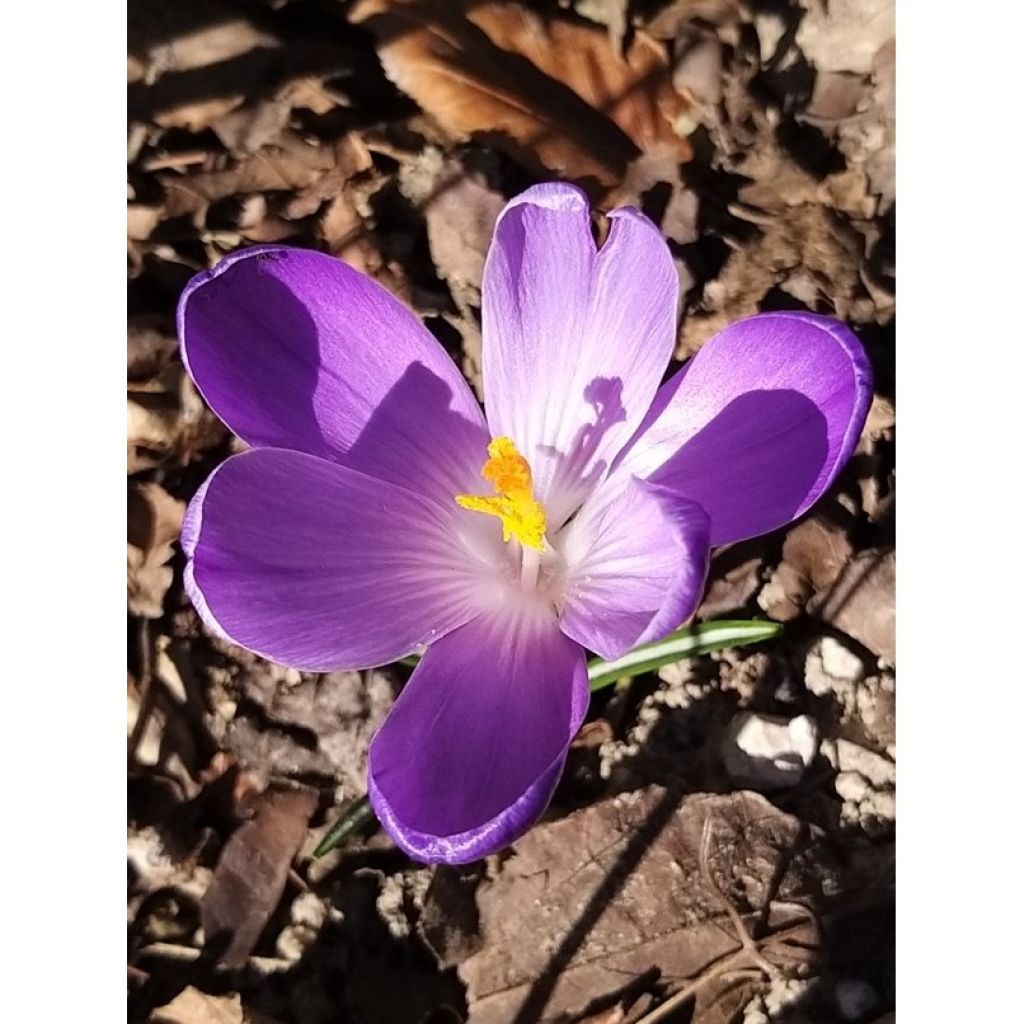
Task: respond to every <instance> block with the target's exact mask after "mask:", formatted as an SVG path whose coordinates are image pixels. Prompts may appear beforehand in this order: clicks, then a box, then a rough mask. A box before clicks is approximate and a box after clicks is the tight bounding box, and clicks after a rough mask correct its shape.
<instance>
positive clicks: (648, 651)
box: [313, 619, 782, 858]
mask: <svg viewBox="0 0 1024 1024" xmlns="http://www.w3.org/2000/svg"><path fill="white" fill-rule="evenodd" d="M781 632H782V626H781V625H779V623H777V622H764V621H761V620H758V619H718V620H717V621H712V622H701V623H699V624H698V625H694V626H683V627H682V629H677V630H676V631H675V632H674V633H669V635H668V636H667V637H665V639H664V640H658V641H657V642H656V643H653V644H644V645H643V646H642V647H634V648H633V650H631V651H630V652H629V653H628V654H624V655H623V656H622V657H621V658H616V659H615V660H614V661H605V660H604V659H603V658H594V659H593V661H591V662H589V663H588V665H587V675H588V676H590V691H591V693H593V692H595V691H596V690H603V689H604V688H605V687H606V686H611V685H612V683H616V682H618V681H619V680H620V679H624V678H625V677H626V676H638V675H640V673H641V672H651V671H652V670H654V669H656V668H661V666H662V665H670V664H671V663H672V662H673V661H680V660H681V659H683V658H697V657H699V656H700V655H702V654H708V653H710V652H711V651H720V650H723V649H724V648H726V647H743V646H744V645H745V644H756V643H759V642H760V641H762V640H770V639H771V638H772V637H773V636H778V635H779V633H781ZM419 660H420V659H419V657H418V656H417V655H415V654H411V655H409V657H408V658H403V659H402V660H401V661H400V662H399V664H400V665H411V666H415V665H416V664H417V663H418V662H419ZM375 820H376V815H374V813H373V808H372V807H371V806H370V800H369V797H365V796H364V797H362V798H361V799H359V800H356V801H355V802H354V803H352V804H350V805H349V807H348V809H347V810H346V811H345V813H344V814H343V815H342V816H341V817H340V818H339V819H338V820H337V821H336V822H335V823H334V824H333V825H332V826H331V828H330V830H329V831H328V833H327V835H325V836H324V837H323V839H322V840H320V845H319V846H317V848H316V849H315V850H314V851H313V856H314V858H316V857H322V856H323V855H324V854H325V853H330V851H331V850H335V849H337V848H338V847H339V846H341V844H342V843H344V842H345V841H346V840H347V839H348V838H349V837H350V836H351V835H353V834H354V833H356V832H360V831H362V829H364V828H366V827H367V826H368V825H369V824H370V822H372V821H375Z"/></svg>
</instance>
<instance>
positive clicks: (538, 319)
mask: <svg viewBox="0 0 1024 1024" xmlns="http://www.w3.org/2000/svg"><path fill="white" fill-rule="evenodd" d="M609 217H610V218H611V220H612V225H611V231H610V233H609V235H608V240H607V241H606V242H605V244H604V245H603V246H602V247H601V249H600V251H598V249H597V247H596V245H595V243H594V239H593V236H592V235H591V231H590V217H589V213H588V207H587V200H586V197H585V196H584V194H583V193H582V192H581V191H580V190H579V189H577V188H575V187H574V186H572V185H564V184H550V185H537V186H535V187H533V188H531V189H528V190H527V191H526V192H524V193H523V194H522V195H520V196H517V197H516V198H515V199H513V200H512V201H511V202H510V203H509V204H508V205H507V206H506V207H505V209H504V211H503V212H502V214H501V216H500V217H499V219H498V223H497V226H496V228H495V235H494V242H493V244H492V246H491V250H490V253H489V254H488V257H487V263H486V266H485V268H484V281H483V368H484V389H485V395H486V402H485V405H486V409H487V420H488V423H489V424H490V427H491V431H492V433H493V434H494V435H495V436H499V435H507V436H509V437H511V438H512V439H513V440H514V441H515V442H516V445H517V446H518V447H519V450H520V451H521V452H522V453H523V454H524V455H525V456H526V458H527V460H528V461H529V462H530V465H531V467H532V469H533V476H534V483H535V487H536V491H537V493H538V496H539V497H540V498H541V500H542V501H543V502H544V503H545V505H546V506H547V510H548V518H549V523H550V524H551V525H552V528H557V527H558V526H560V525H561V523H562V522H564V520H565V519H566V518H567V517H568V516H569V515H570V514H571V513H572V512H573V511H575V509H576V508H577V507H578V506H579V504H580V502H581V501H582V500H583V498H584V497H585V496H586V495H587V493H589V491H590V490H592V489H593V487H594V486H595V485H596V483H597V482H598V480H599V479H600V477H601V475H602V474H603V472H604V471H605V470H606V469H607V468H608V466H609V465H610V463H611V460H612V459H613V458H614V457H615V455H616V454H617V452H618V451H619V449H620V448H621V447H622V445H623V444H624V443H625V442H626V441H627V440H628V439H629V438H630V437H631V436H632V434H633V432H634V431H635V430H636V428H637V427H638V426H639V425H640V422H641V420H642V419H643V417H644V414H645V413H646V412H647V409H648V407H649V406H650V403H651V399H652V398H653V397H654V394H655V392H656V391H657V388H658V384H659V382H660V381H661V377H662V374H663V373H664V372H665V367H666V366H667V365H668V361H669V358H670V356H671V354H672V349H673V346H674V344H675V336H676V301H677V295H678V291H679V282H678V276H677V274H676V270H675V267H674V266H673V263H672V258H671V256H670V254H669V251H668V247H667V245H666V243H665V240H664V239H663V238H662V237H661V235H660V234H659V232H658V229H657V228H656V227H655V226H654V225H653V224H652V223H651V222H650V221H649V220H647V218H646V217H644V216H643V215H642V214H641V213H639V212H638V211H636V210H633V209H628V208H627V209H621V210H616V211H614V212H613V213H611V214H609Z"/></svg>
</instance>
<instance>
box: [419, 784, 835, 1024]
mask: <svg viewBox="0 0 1024 1024" xmlns="http://www.w3.org/2000/svg"><path fill="white" fill-rule="evenodd" d="M706 823H708V827H709V828H710V829H711V834H710V839H711V842H710V844H709V850H710V855H709V856H708V858H707V859H706V861H705V868H703V869H702V867H701V849H702V845H703V841H704V829H705V824H706ZM801 835H802V826H801V824H800V822H799V821H798V820H797V819H796V818H794V817H792V816H790V815H788V814H784V813H783V812H781V811H779V810H778V809H777V808H775V807H773V806H772V805H771V804H770V803H768V801H767V800H765V799H764V798H763V797H760V796H758V795H756V794H753V793H735V794H731V795H728V796H706V795H694V796H690V797H687V798H685V799H683V798H681V797H679V796H678V795H673V794H671V793H669V792H668V791H666V790H663V789H661V788H659V787H650V788H648V789H645V790H642V791H640V792H637V793H630V794H627V795H623V796H619V797H616V798H615V799H612V800H605V801H603V802H602V803H598V804H595V805H593V806H590V807H588V808H586V809H585V810H582V811H579V812H577V813H575V814H572V815H570V816H569V817H567V818H564V819H562V820H561V821H557V822H553V823H551V824H546V825H539V826H536V827H535V828H534V829H533V830H532V831H530V832H529V833H527V835H526V836H525V838H523V839H522V840H520V841H519V842H518V843H517V844H516V846H515V851H514V853H513V854H512V856H511V857H510V858H509V859H508V860H506V861H505V862H504V863H503V864H502V866H501V870H500V872H499V873H498V874H497V876H496V877H495V878H494V879H493V880H490V879H489V880H485V881H483V882H481V883H480V886H479V888H478V889H477V891H476V897H475V904H476V910H477V915H478V916H477V923H476V926H475V927H476V930H477V932H478V935H479V940H478V948H477V951H475V952H472V953H471V954H470V955H469V956H468V957H466V958H465V959H462V960H461V962H459V957H460V955H461V954H465V953H466V951H467V949H472V948H473V946H472V945H469V944H468V943H467V937H466V934H465V931H466V927H467V924H469V923H470V922H472V917H471V916H468V915H467V914H466V913H465V912H462V913H460V914H458V916H457V917H456V915H455V914H453V915H452V916H453V919H457V920H458V921H459V922H460V924H459V926H458V927H457V928H455V929H454V931H452V932H449V929H448V928H447V926H446V923H445V922H446V915H445V907H444V906H440V907H438V906H436V905H435V906H434V907H433V909H431V904H432V901H435V900H438V899H443V898H444V895H445V894H451V892H452V889H451V886H445V887H434V888H432V890H431V892H430V893H428V896H427V901H426V907H425V915H426V916H427V920H428V921H431V922H433V926H432V927H430V928H429V930H427V931H426V933H425V935H426V938H427V940H428V941H429V942H430V944H431V945H432V947H433V948H434V950H435V952H437V953H438V955H439V956H440V958H441V961H442V964H444V965H445V966H449V965H452V964H454V963H458V971H459V976H460V977H461V978H462V980H463V982H464V983H465V984H466V987H467V1000H468V1003H469V1017H468V1022H469V1024H492V1022H493V1024H498V1022H501V1024H507V1022H508V1021H512V1020H530V1021H534V1022H537V1024H541V1022H546V1021H554V1020H556V1019H565V1018H567V1017H572V1016H576V1015H578V1014H581V1013H584V1012H592V1011H593V1010H596V1009H597V1008H598V1007H599V1006H600V1005H601V1004H602V1003H603V1004H604V1005H605V1006H607V1005H609V1004H611V1003H613V1002H614V1001H615V999H616V998H617V996H618V994H619V993H621V991H622V990H623V989H624V988H625V987H626V986H627V985H629V984H630V983H632V982H634V981H635V979H636V978H637V977H639V976H641V975H643V974H645V972H649V971H657V972H660V981H661V984H662V985H664V986H667V987H670V988H674V987H680V986H682V985H683V984H685V983H686V981H687V980H688V979H693V978H695V977H696V976H698V975H700V974H701V972H703V971H705V970H706V969H707V968H708V967H709V966H710V965H712V964H713V963H715V962H716V961H718V960H719V959H720V958H722V957H726V956H729V955H731V954H733V953H735V952H737V950H738V949H739V948H740V941H741V940H740V938H739V937H737V935H736V934H735V928H734V927H733V925H732V924H731V919H730V916H729V910H728V909H727V907H726V905H725V903H724V899H725V898H727V899H728V900H729V901H730V903H731V904H732V905H733V906H734V907H735V908H736V909H737V911H738V913H739V914H740V915H741V916H742V918H743V920H744V921H745V922H746V923H747V924H749V923H750V922H751V920H752V919H753V918H754V917H755V916H756V915H758V914H763V915H764V917H765V919H766V921H767V923H768V928H769V931H776V930H778V929H783V928H786V929H793V932H792V935H793V936H794V938H795V941H794V943H793V944H787V945H786V951H787V953H789V954H790V955H792V954H794V953H796V954H798V959H800V960H802V961H803V962H805V963H806V962H808V961H809V960H810V959H811V958H812V957H813V955H814V949H815V947H816V945H817V941H818V935H817V928H816V926H815V925H814V924H813V923H812V922H811V921H810V920H809V915H808V914H806V913H800V912H799V911H795V910H794V909H793V908H792V905H791V904H792V902H793V901H795V900H800V899H806V898H807V897H808V896H809V895H810V891H809V890H810V887H811V884H812V883H810V882H809V880H808V879H809V868H808V864H807V863H806V862H805V860H804V859H803V858H804V857H808V858H810V857H812V856H813V854H812V853H811V852H809V851H805V852H804V853H803V854H799V853H798V849H797V848H798V847H799V845H800V842H801ZM815 870H816V872H817V873H818V875H819V877H820V873H821V871H822V870H823V869H822V868H821V867H820V866H817V867H816V868H815ZM707 879H713V885H709V884H708V881H707ZM776 894H777V898H778V899H779V900H784V901H788V905H787V907H786V908H783V907H782V906H781V904H779V905H778V906H775V905H774V903H773V901H774V900H775V899H776ZM463 899H465V894H463ZM457 909H458V908H456V910H457ZM449 935H450V936H451V939H452V945H451V947H449V945H448V939H449ZM796 937H798V940H796ZM797 942H798V943H799V944H797ZM761 952H762V954H763V955H764V956H765V957H766V958H767V959H768V960H771V959H772V957H773V955H775V954H774V953H773V947H772V944H771V941H768V942H767V943H762V945H761ZM452 955H454V959H453V958H452ZM788 966H790V967H792V966H793V962H792V961H790V963H789V964H788ZM720 979H721V980H722V981H725V980H727V976H726V975H725V974H723V975H721V976H720ZM713 981H714V979H710V978H709V985H708V988H707V991H704V990H702V991H704V995H705V996H706V997H707V998H708V999H709V1000H712V1001H713V998H714V997H716V994H720V992H721V988H720V987H716V986H715V984H714V983H713ZM700 1005H701V999H700V998H698V1008H699V1007H700ZM709 1019H710V1018H709Z"/></svg>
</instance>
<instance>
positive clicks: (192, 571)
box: [182, 448, 493, 672]
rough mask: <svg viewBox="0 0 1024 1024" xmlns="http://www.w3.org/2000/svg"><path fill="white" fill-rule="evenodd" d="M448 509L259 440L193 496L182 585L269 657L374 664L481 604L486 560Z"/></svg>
mask: <svg viewBox="0 0 1024 1024" xmlns="http://www.w3.org/2000/svg"><path fill="white" fill-rule="evenodd" d="M452 509H453V511H452V512H451V513H449V512H448V511H447V510H446V509H443V508H441V507H439V506H437V505H434V504H433V503H432V502H429V501H427V500H425V499H424V498H422V497H420V496H418V495H416V494H413V493H412V492H411V491H407V490H404V489H403V488H400V487H396V486H394V485H393V484H388V483H385V482H384V481H382V480H377V479H376V478H374V477H369V476H366V475H364V474H362V473H359V472H356V471H355V470H351V469H348V468H347V467H345V466H339V465H337V464H336V463H331V462H327V461H325V460H323V459H318V458H316V457H315V456H312V455H305V454H303V453H301V452H290V451H284V450H282V449H275V448H256V449H253V450H252V451H248V452H245V453H244V454H242V455H236V456H234V457H233V458H230V459H228V460H227V461H226V462H224V463H222V464H221V465H220V466H219V467H218V468H217V469H216V470H215V471H214V473H213V475H212V476H211V477H210V479H209V480H207V482H206V483H205V484H204V485H203V487H202V488H201V489H200V491H199V493H198V494H197V495H196V496H195V498H193V499H192V503H191V504H190V505H189V509H188V512H187V514H186V517H185V524H184V526H183V529H182V546H183V548H184V549H185V553H186V554H187V555H188V556H189V559H190V561H189V564H188V567H187V568H186V572H185V585H186V588H187V590H188V594H189V597H191V599H192V602H193V604H194V605H195V607H196V609H197V610H198V612H199V614H200V615H201V616H202V618H203V621H204V622H205V623H206V624H207V625H208V626H209V627H210V628H211V629H212V630H213V631H214V632H215V633H217V635H219V636H222V637H226V638H228V639H230V640H232V641H233V642H235V643H237V644H240V645H241V646H243V647H246V648H248V649H249V650H251V651H254V652H256V653H257V654H260V655H263V656H264V657H267V658H271V659H272V660H274V661H279V662H282V663H283V664H286V665H292V666H295V667H296V668H302V669H307V670H309V671H314V672H326V671H331V670H334V669H341V668H367V667H369V666H371V665H380V664H385V663H387V662H390V661H394V660H395V659H396V658H399V657H402V656H404V655H406V654H409V653H410V652H411V651H413V650H416V649H418V648H419V647H420V646H421V645H424V644H428V643H432V642H433V641H434V640H436V639H437V638H438V637H439V636H442V635H443V634H445V633H446V632H448V631H449V630H452V629H454V628H456V627H457V626H460V625H461V624H462V623H463V622H466V621H467V620H469V619H470V618H472V617H473V616H474V615H476V614H477V613H478V612H479V609H480V607H481V602H482V600H483V596H482V595H483V594H484V592H485V591H486V588H487V583H486V580H487V576H486V571H487V567H486V566H485V565H484V563H481V562H479V561H474V559H472V558H471V556H470V555H469V554H468V552H467V549H466V548H465V546H463V543H462V541H461V539H460V536H459V534H458V533H457V531H456V530H455V529H454V528H453V527H452V519H453V516H454V515H455V514H456V511H457V510H456V507H455V505H454V503H452ZM491 572H492V574H493V570H491Z"/></svg>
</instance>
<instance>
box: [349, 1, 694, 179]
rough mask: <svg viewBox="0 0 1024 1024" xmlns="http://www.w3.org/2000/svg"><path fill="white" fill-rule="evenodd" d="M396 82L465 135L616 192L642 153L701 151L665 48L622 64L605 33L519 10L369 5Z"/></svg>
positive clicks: (368, 20) (638, 42) (640, 46)
mask: <svg viewBox="0 0 1024 1024" xmlns="http://www.w3.org/2000/svg"><path fill="white" fill-rule="evenodd" d="M350 17H351V18H352V20H354V21H358V22H364V23H365V24H366V26H367V28H369V29H370V31H371V32H373V34H374V35H375V36H376V38H377V40H378V54H379V56H380V59H381V63H382V64H383V66H384V70H385V72H386V73H387V75H388V77H389V78H390V79H391V80H392V81H393V82H394V83H395V84H396V85H397V86H398V87H399V88H400V89H401V90H402V91H403V92H406V93H408V95H410V96H411V97H412V98H413V99H414V100H415V101H416V102H417V103H418V104H419V105H420V106H421V107H422V108H423V109H424V110H425V111H426V112H427V113H428V114H430V115H431V116H432V117H433V118H434V119H435V120H436V121H437V122H438V124H440V125H441V127H442V128H443V129H444V130H445V131H446V132H449V133H450V134H451V135H453V136H455V137H456V138H460V139H465V138H469V137H471V136H476V137H481V138H485V139H486V140H488V141H490V142H492V144H493V145H495V146H496V147H498V148H502V149H505V150H506V151H508V152H509V153H510V154H511V155H512V156H513V157H514V158H517V159H520V160H522V161H524V162H525V163H526V164H527V165H528V166H529V167H530V168H531V169H533V170H535V171H537V172H538V173H540V172H548V173H550V172H552V171H554V172H557V173H560V174H564V175H566V176H567V177H569V178H573V179H576V180H577V181H580V182H582V183H596V184H597V185H598V186H603V187H608V186H611V185H614V184H616V183H617V182H618V181H619V180H620V179H621V178H622V176H623V175H624V174H625V172H626V167H627V166H628V164H629V162H630V161H631V160H632V159H634V158H635V157H636V156H637V155H638V153H639V152H641V151H646V150H648V149H650V148H652V147H654V146H655V145H657V144H662V145H670V146H672V147H673V149H674V151H675V153H676V154H677V160H678V161H680V162H681V161H684V160H688V159H689V158H690V156H691V155H692V150H691V149H690V146H689V144H688V143H687V142H685V141H684V140H683V139H682V138H680V136H679V134H678V133H677V131H676V129H675V127H674V126H675V124H676V122H677V121H679V120H680V119H681V118H682V117H683V116H684V114H685V112H686V102H685V101H684V100H683V99H682V97H680V96H679V95H678V94H677V93H676V92H675V91H674V89H673V88H672V85H671V82H670V80H669V75H668V63H667V61H666V59H665V56H664V52H663V50H662V48H661V45H660V44H659V43H657V42H655V41H654V40H653V39H651V38H650V37H648V36H646V35H644V34H643V33H640V32H638V33H637V34H636V36H635V38H634V40H633V43H632V45H631V46H630V49H629V51H628V52H627V53H626V54H625V55H624V56H620V55H619V54H618V53H617V52H616V51H615V49H614V48H613V46H612V44H611V42H610V40H609V38H608V34H607V33H606V32H604V31H602V30H601V29H600V28H598V27H596V26H593V25H588V24H583V23H580V22H575V21H568V20H565V19H563V18H554V17H552V18H544V17H542V16H541V15H539V14H537V13H535V12H533V11H530V10H528V9H526V8H525V7H522V6H520V5H518V4H515V3H498V2H495V0H490V2H484V3H476V2H475V0H474V2H469V0H460V2H442V0H415V2H408V0H406V2H403V0H361V2H359V3H357V4H356V6H355V8H354V9H353V11H352V12H351V14H350Z"/></svg>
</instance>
